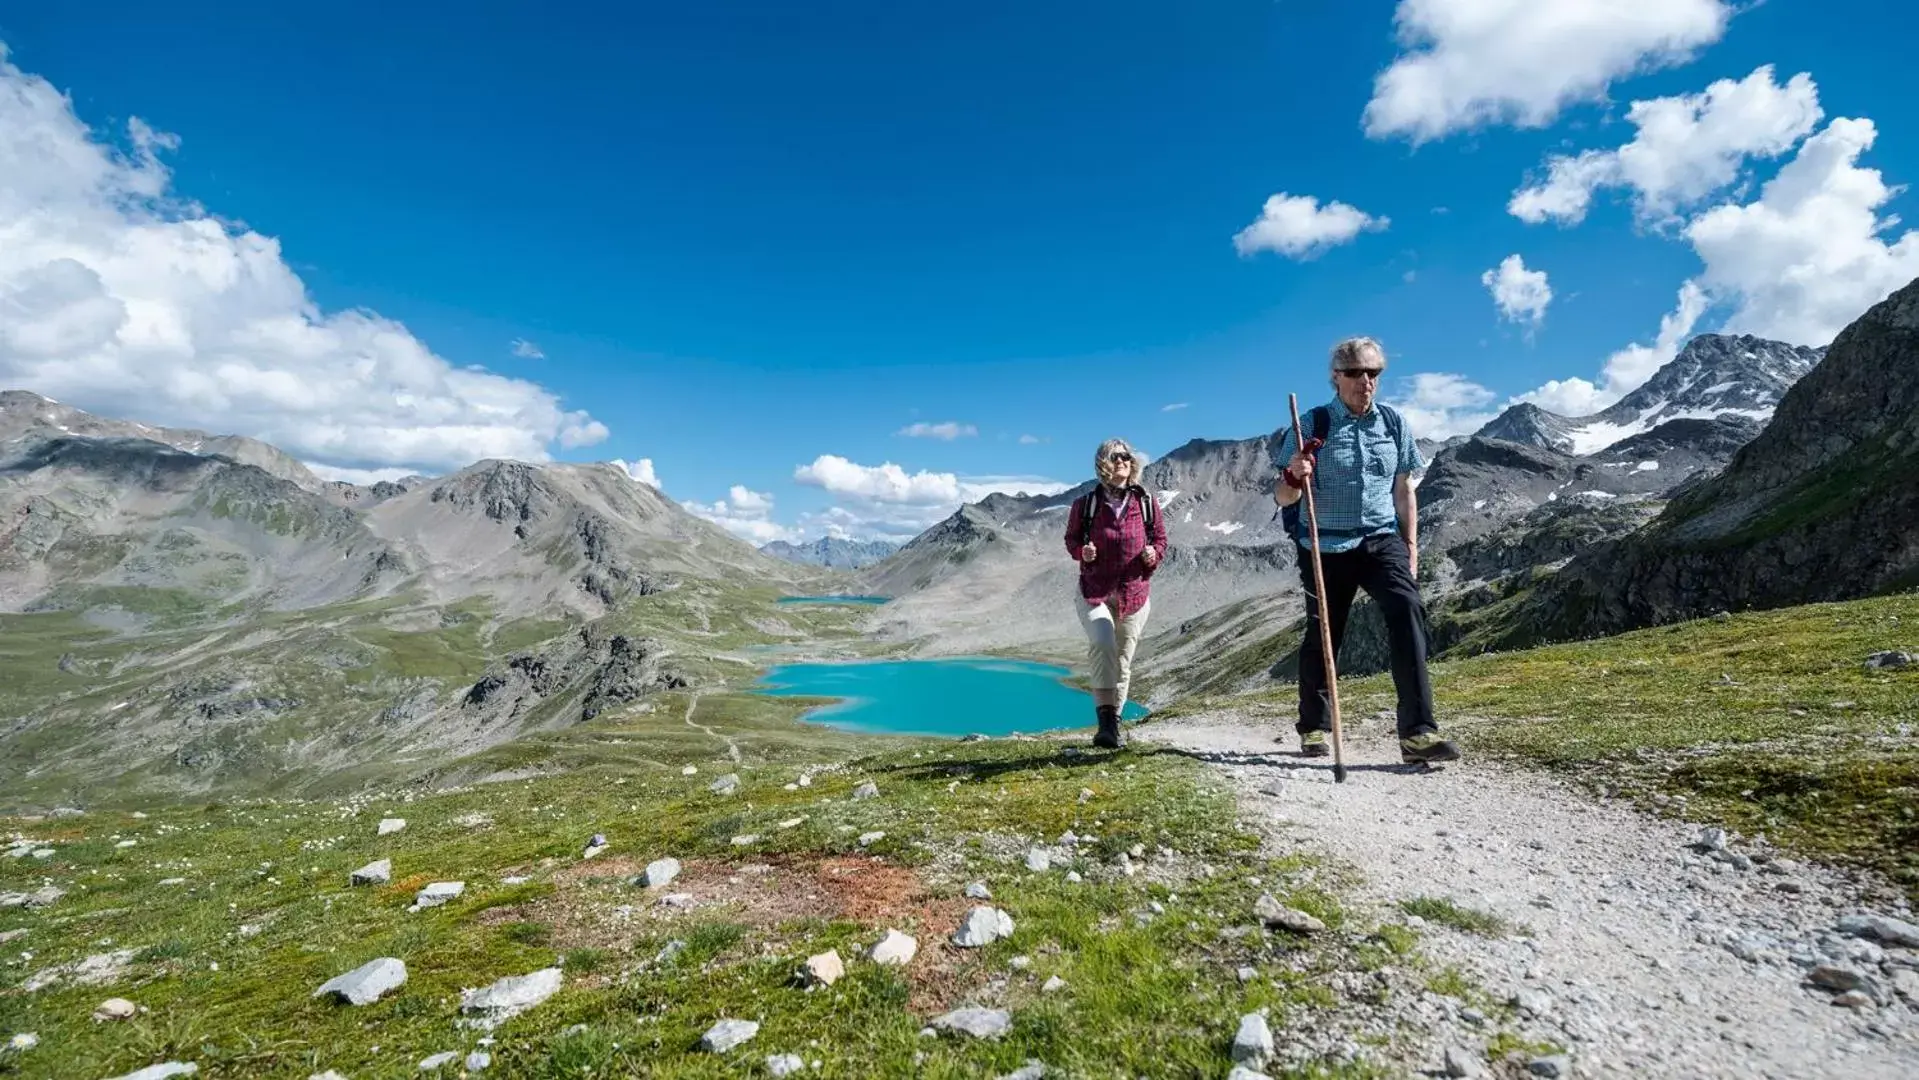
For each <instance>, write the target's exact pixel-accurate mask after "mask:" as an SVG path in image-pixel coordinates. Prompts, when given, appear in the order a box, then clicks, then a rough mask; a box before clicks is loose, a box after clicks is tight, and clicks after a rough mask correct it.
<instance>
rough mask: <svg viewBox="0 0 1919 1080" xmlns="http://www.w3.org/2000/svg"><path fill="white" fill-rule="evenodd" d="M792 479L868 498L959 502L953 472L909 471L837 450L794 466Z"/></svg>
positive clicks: (903, 501)
mask: <svg viewBox="0 0 1919 1080" xmlns="http://www.w3.org/2000/svg"><path fill="white" fill-rule="evenodd" d="M793 479H794V480H797V481H799V482H800V483H802V484H806V485H809V486H811V487H818V488H825V489H826V490H827V491H829V492H832V493H833V494H835V495H848V496H852V497H854V498H858V499H864V500H866V501H868V502H876V503H910V504H915V505H922V506H924V505H930V504H933V503H948V502H958V501H959V497H960V492H959V477H957V476H955V475H954V474H952V473H935V472H926V471H925V470H921V471H919V472H916V473H913V474H911V475H908V473H907V471H906V470H905V469H902V468H900V467H899V466H898V465H895V464H893V463H892V462H890V461H889V462H886V463H885V464H882V465H860V464H856V463H854V462H852V461H848V460H847V459H846V458H843V457H840V456H839V455H837V454H821V455H820V456H819V457H817V458H815V459H813V463H812V464H811V465H801V466H798V467H796V468H795V469H794V470H793Z"/></svg>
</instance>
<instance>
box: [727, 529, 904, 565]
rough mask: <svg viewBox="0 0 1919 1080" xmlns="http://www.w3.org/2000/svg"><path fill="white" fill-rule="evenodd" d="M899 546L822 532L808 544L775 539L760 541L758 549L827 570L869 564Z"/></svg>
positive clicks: (787, 559) (780, 557)
mask: <svg viewBox="0 0 1919 1080" xmlns="http://www.w3.org/2000/svg"><path fill="white" fill-rule="evenodd" d="M899 549H900V545H898V544H896V543H893V542H892V541H890V540H845V539H842V538H840V537H837V536H822V537H820V538H819V539H818V540H815V541H813V542H812V543H810V544H789V543H787V542H786V541H784V540H775V541H773V542H772V543H769V544H761V545H760V553H761V554H763V555H771V556H772V557H773V558H775V559H784V560H785V561H787V562H790V563H799V564H800V565H802V566H823V567H826V568H827V569H829V570H858V569H860V568H861V567H864V566H871V565H873V564H874V563H876V562H879V561H880V560H881V559H884V558H886V557H887V556H888V555H891V554H893V553H894V552H895V551H898V550H899Z"/></svg>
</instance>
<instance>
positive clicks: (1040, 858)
mask: <svg viewBox="0 0 1919 1080" xmlns="http://www.w3.org/2000/svg"><path fill="white" fill-rule="evenodd" d="M1052 867H1053V857H1052V856H1051V855H1048V854H1047V853H1046V849H1045V848H1038V847H1036V848H1033V849H1032V850H1030V851H1028V852H1027V853H1026V868H1027V869H1028V870H1031V871H1032V872H1033V873H1035V874H1043V873H1045V872H1046V871H1048V870H1050V869H1052Z"/></svg>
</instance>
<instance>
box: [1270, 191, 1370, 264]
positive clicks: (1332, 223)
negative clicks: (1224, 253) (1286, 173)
mask: <svg viewBox="0 0 1919 1080" xmlns="http://www.w3.org/2000/svg"><path fill="white" fill-rule="evenodd" d="M1390 224H1392V221H1391V219H1389V218H1383V217H1374V216H1373V215H1371V214H1368V213H1366V212H1364V211H1362V210H1359V209H1357V208H1355V207H1351V206H1348V205H1346V204H1345V203H1343V202H1329V203H1327V204H1326V205H1324V206H1321V205H1320V204H1319V200H1318V199H1316V198H1314V197H1313V196H1311V195H1289V194H1287V193H1286V192H1283V191H1282V192H1280V193H1279V194H1277V195H1273V196H1271V197H1269V198H1268V199H1267V200H1266V203H1265V205H1264V206H1262V207H1261V208H1260V211H1259V220H1257V221H1255V222H1253V223H1252V224H1251V225H1248V226H1246V227H1245V228H1244V229H1241V230H1240V231H1239V232H1238V233H1235V234H1234V236H1233V247H1234V249H1235V250H1237V251H1238V252H1239V253H1240V255H1242V256H1246V255H1256V254H1258V253H1259V252H1262V251H1272V252H1277V253H1279V254H1281V255H1284V256H1286V257H1288V258H1292V259H1311V258H1314V257H1316V256H1318V255H1319V254H1320V253H1322V252H1324V251H1326V250H1327V249H1328V248H1333V247H1338V246H1339V245H1340V244H1344V243H1348V242H1350V241H1351V240H1352V239H1353V237H1355V236H1358V235H1359V234H1360V233H1361V232H1366V231H1375V232H1376V231H1379V230H1382V229H1385V228H1386V227H1387V226H1388V225H1390Z"/></svg>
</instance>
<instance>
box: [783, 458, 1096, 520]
mask: <svg viewBox="0 0 1919 1080" xmlns="http://www.w3.org/2000/svg"><path fill="white" fill-rule="evenodd" d="M793 479H794V480H795V481H797V482H799V483H801V484H804V485H807V486H809V487H816V488H820V489H822V490H824V491H826V492H827V493H828V494H830V495H832V496H833V497H834V499H835V502H836V504H837V505H836V507H835V509H836V510H837V511H838V514H837V515H836V516H834V517H833V518H832V519H831V520H832V521H833V522H834V524H835V525H836V526H837V527H838V528H839V529H840V530H841V531H840V532H838V533H835V534H832V535H847V536H859V537H866V536H890V537H895V538H897V537H901V536H911V535H913V534H915V533H918V532H920V531H921V530H923V529H925V528H926V527H928V526H930V525H932V524H934V523H935V522H938V521H940V520H941V519H943V518H945V517H947V516H948V515H950V514H952V513H953V511H955V510H957V509H959V506H960V504H961V503H967V502H978V501H979V500H980V499H983V498H985V497H986V496H988V495H990V494H993V493H995V492H999V493H1003V494H1008V495H1018V494H1026V495H1051V494H1054V493H1056V492H1060V491H1065V490H1066V489H1067V488H1070V487H1072V486H1073V485H1071V484H1063V483H1060V482H1059V481H1057V480H1049V479H1046V478H1044V477H1037V476H960V475H959V474H957V473H946V472H928V471H926V470H923V469H922V470H920V471H918V472H913V473H909V472H907V471H906V470H905V469H903V468H901V467H900V466H898V465H895V464H894V463H892V462H890V461H889V462H884V463H882V464H879V465H862V464H860V463H858V462H855V461H850V460H848V459H846V458H843V457H840V456H839V455H837V454H821V455H820V456H819V457H817V458H815V459H814V460H813V462H812V463H811V464H808V465H801V466H799V467H798V468H796V469H794V470H793ZM818 524H819V522H818V521H817V520H815V521H806V520H803V521H802V522H801V527H802V528H803V529H806V528H813V527H817V526H818Z"/></svg>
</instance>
